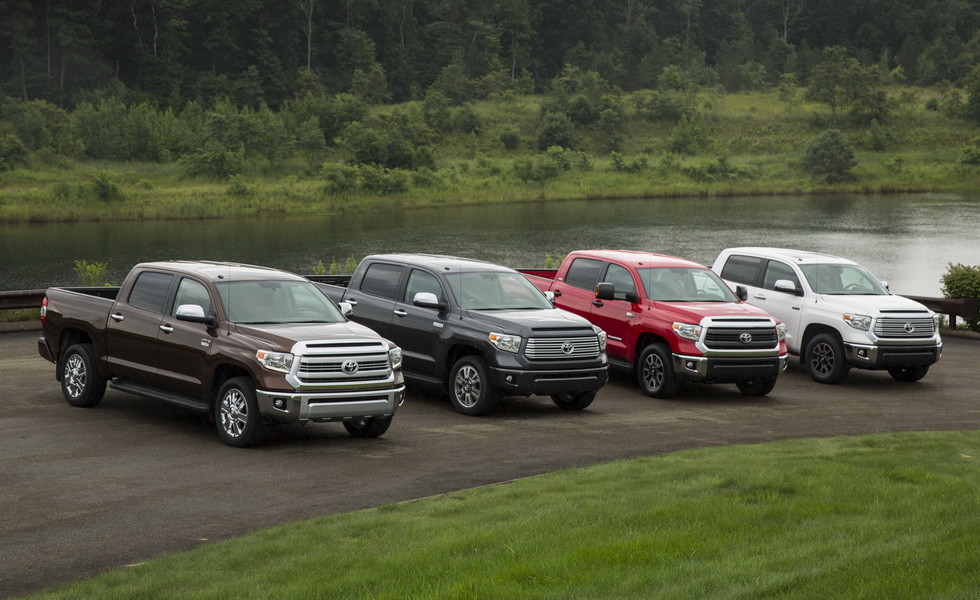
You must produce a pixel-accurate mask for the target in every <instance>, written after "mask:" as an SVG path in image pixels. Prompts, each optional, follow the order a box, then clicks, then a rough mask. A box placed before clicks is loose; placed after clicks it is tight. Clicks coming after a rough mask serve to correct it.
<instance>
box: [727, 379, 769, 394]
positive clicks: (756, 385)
mask: <svg viewBox="0 0 980 600" xmlns="http://www.w3.org/2000/svg"><path fill="white" fill-rule="evenodd" d="M735 385H737V386H738V391H740V392H742V393H743V394H745V395H746V396H765V395H766V394H768V393H769V392H771V391H772V388H774V387H776V378H775V377H760V378H759V379H745V380H743V381H737V382H735Z"/></svg>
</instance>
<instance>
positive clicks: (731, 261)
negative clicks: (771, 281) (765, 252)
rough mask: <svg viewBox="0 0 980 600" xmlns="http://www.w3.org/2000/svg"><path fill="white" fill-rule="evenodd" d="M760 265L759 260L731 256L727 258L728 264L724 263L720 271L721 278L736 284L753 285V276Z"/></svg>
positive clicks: (760, 260) (749, 257)
mask: <svg viewBox="0 0 980 600" xmlns="http://www.w3.org/2000/svg"><path fill="white" fill-rule="evenodd" d="M761 263H762V259H761V258H755V257H753V256H738V255H734V254H733V255H732V256H729V257H728V262H726V263H725V268H724V269H722V271H721V276H722V278H723V279H728V280H730V281H735V282H737V283H744V284H747V285H755V275H756V273H758V272H759V265H760V264H761Z"/></svg>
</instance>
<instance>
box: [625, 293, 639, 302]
mask: <svg viewBox="0 0 980 600" xmlns="http://www.w3.org/2000/svg"><path fill="white" fill-rule="evenodd" d="M623 300H626V301H627V302H629V303H630V304H639V303H640V295H639V294H637V293H636V292H626V295H625V296H624V297H623Z"/></svg>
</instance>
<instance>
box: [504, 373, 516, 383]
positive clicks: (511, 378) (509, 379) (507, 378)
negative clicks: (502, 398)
mask: <svg viewBox="0 0 980 600" xmlns="http://www.w3.org/2000/svg"><path fill="white" fill-rule="evenodd" d="M504 379H506V380H507V383H514V376H513V375H508V376H507V377H505V378H504Z"/></svg>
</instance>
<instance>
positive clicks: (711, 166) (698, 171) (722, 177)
mask: <svg viewBox="0 0 980 600" xmlns="http://www.w3.org/2000/svg"><path fill="white" fill-rule="evenodd" d="M681 173H683V174H684V175H686V176H688V177H690V178H691V179H693V180H695V181H700V182H702V183H712V182H715V181H735V180H737V179H743V178H746V177H749V176H750V175H751V174H752V173H751V171H749V170H748V169H746V168H744V167H740V166H738V165H733V164H732V163H730V162H728V158H727V157H725V156H720V157H718V158H717V159H716V160H714V161H712V162H704V163H701V164H698V165H689V166H685V167H682V168H681Z"/></svg>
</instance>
